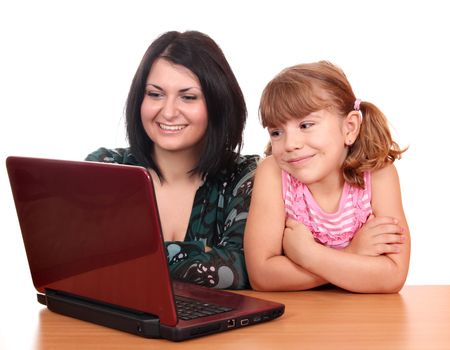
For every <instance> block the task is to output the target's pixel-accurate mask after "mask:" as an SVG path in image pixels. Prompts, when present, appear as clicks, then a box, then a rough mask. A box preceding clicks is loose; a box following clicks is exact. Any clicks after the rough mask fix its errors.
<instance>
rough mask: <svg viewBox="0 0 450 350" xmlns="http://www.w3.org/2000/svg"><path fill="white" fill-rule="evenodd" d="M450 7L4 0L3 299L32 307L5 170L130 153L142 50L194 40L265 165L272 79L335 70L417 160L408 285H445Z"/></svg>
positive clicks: (409, 209) (406, 168)
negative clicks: (163, 40) (21, 162)
mask: <svg viewBox="0 0 450 350" xmlns="http://www.w3.org/2000/svg"><path fill="white" fill-rule="evenodd" d="M444 3H445V2H444V1H442V2H439V1H433V0H431V1H430V0H428V1H380V0H379V1H332V0H330V1H282V0H278V1H276V2H273V1H261V0H259V1H257V2H253V1H242V0H241V1H234V0H231V1H230V0H228V1H220V2H219V1H195V0H191V1H175V0H172V1H150V0H148V1H133V0H129V1H112V0H105V1H94V0H88V1H83V0H77V1H73V2H70V1H59V0H58V1H47V0H40V1H21V0H15V1H10V2H9V1H4V0H0V40H1V41H0V45H1V46H0V52H1V53H0V118H1V119H0V120H1V123H0V143H1V145H0V160H1V162H2V165H1V166H0V213H1V214H0V215H1V226H0V227H1V228H0V234H1V236H0V239H1V241H0V278H1V280H2V283H1V290H2V291H1V292H0V296H1V298H0V299H2V300H3V301H4V302H6V301H7V300H8V295H9V293H10V291H11V290H14V293H16V294H17V293H19V294H20V293H24V295H26V297H25V298H24V299H23V300H24V303H26V302H29V303H31V302H32V303H34V299H33V298H34V297H33V287H32V284H31V280H30V276H29V271H28V266H27V263H26V257H25V253H24V249H23V244H22V240H21V235H20V231H19V226H18V222H17V218H16V214H15V209H14V206H13V201H12V196H11V192H10V188H9V183H8V179H7V175H6V170H5V167H4V160H5V159H6V157H7V156H8V155H23V156H37V157H47V158H61V159H77V160H79V159H83V158H84V157H85V156H86V155H87V154H88V153H89V152H91V151H93V150H95V149H97V148H98V147H100V146H106V147H119V146H122V147H123V146H126V145H127V143H126V139H125V133H124V117H123V110H124V105H125V99H126V96H127V92H128V88H129V85H130V83H131V79H132V77H133V75H134V73H135V70H136V68H137V66H138V64H139V62H140V59H141V57H142V55H143V54H144V51H145V50H146V48H147V46H148V45H149V44H150V42H151V41H152V40H154V39H155V38H156V37H157V36H158V35H159V34H162V33H163V32H166V31H168V30H180V31H184V30H188V29H193V30H199V31H203V32H205V33H207V34H209V35H210V36H211V37H212V38H213V39H214V40H215V41H216V42H217V43H218V44H219V45H220V46H221V48H222V49H223V51H224V53H225V55H226V57H227V58H228V60H229V62H230V64H231V66H232V68H233V70H234V72H235V74H236V76H237V79H238V81H239V82H240V84H241V87H242V89H243V92H244V95H245V97H246V101H247V105H248V114H249V117H248V122H247V128H246V131H245V146H244V153H259V154H262V150H263V148H264V146H265V143H266V141H267V136H266V132H265V131H264V130H263V129H262V128H261V126H260V124H259V121H258V115H257V109H258V102H259V97H260V94H261V91H262V89H263V88H264V86H265V84H266V83H267V82H268V81H269V80H270V79H271V78H272V77H273V76H274V75H275V74H276V73H278V72H279V71H280V70H281V69H282V68H284V67H286V66H289V65H293V64H297V63H301V62H310V61H316V60H320V59H327V60H330V61H332V62H335V63H336V64H338V65H340V66H341V67H342V68H343V69H344V71H345V72H346V73H347V76H348V78H349V80H350V82H351V83H352V85H353V88H354V91H355V93H356V94H357V96H359V97H360V98H361V99H363V100H367V101H371V102H373V103H375V104H377V105H378V106H379V107H380V108H381V109H382V110H383V111H384V112H385V114H386V115H387V116H388V118H389V120H390V121H391V124H392V128H393V130H394V135H395V137H396V139H397V141H398V142H399V143H400V144H401V145H402V146H409V147H410V148H409V150H408V151H407V152H406V153H405V155H404V158H403V159H402V160H400V161H399V162H398V163H397V167H398V169H399V173H400V177H401V184H402V191H403V200H404V207H405V211H406V214H407V218H408V221H409V225H410V229H411V235H412V257H411V265H410V273H409V276H408V280H407V284H450V273H449V268H448V266H450V254H449V251H448V246H449V243H450V238H449V234H448V233H449V230H448V228H447V222H448V216H449V210H448V205H447V200H448V198H449V197H450V191H449V187H448V185H447V180H445V178H448V175H447V174H446V171H444V167H445V166H446V163H447V155H448V151H447V150H448V139H449V137H450V135H449V132H448V129H449V126H450V122H449V112H448V101H449V87H448V83H449V81H450V65H449V62H450V54H449V51H448V45H449V37H448V36H449V35H448V33H450V24H449V22H448V10H445V9H444ZM446 140H447V141H446ZM25 300H27V301H25ZM30 300H31V302H30ZM0 332H1V331H0ZM0 347H1V342H0Z"/></svg>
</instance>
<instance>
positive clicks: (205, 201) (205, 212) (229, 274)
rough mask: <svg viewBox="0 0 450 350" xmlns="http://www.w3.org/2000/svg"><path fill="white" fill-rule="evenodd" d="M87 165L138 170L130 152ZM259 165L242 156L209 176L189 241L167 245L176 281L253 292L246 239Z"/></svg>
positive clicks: (101, 153)
mask: <svg viewBox="0 0 450 350" xmlns="http://www.w3.org/2000/svg"><path fill="white" fill-rule="evenodd" d="M86 160H89V161H97V162H107V163H120V164H128V165H138V166H139V165H140V164H139V163H138V162H137V161H136V159H135V158H134V157H133V155H132V154H131V153H130V150H129V149H128V148H117V149H106V148H100V149H98V150H97V151H95V152H93V153H91V154H89V155H88V157H87V158H86ZM258 160H259V156H257V155H251V156H250V155H249V156H240V157H238V160H237V163H236V168H235V170H234V171H232V172H228V173H225V171H224V172H222V173H221V174H220V175H219V176H216V177H215V178H209V177H207V178H206V180H205V182H204V184H203V185H202V186H201V187H200V188H199V189H198V190H197V193H196V194H195V198H194V205H193V208H192V212H191V217H190V219H189V225H188V228H187V233H186V237H185V240H184V241H183V242H179V241H167V242H166V243H165V244H166V249H167V258H168V263H169V269H170V273H171V275H172V277H173V278H174V279H178V280H182V281H185V282H191V283H195V284H200V285H203V286H207V287H214V288H220V289H244V288H248V287H249V281H248V276H247V271H246V267H245V260H244V251H243V235H244V229H245V223H246V220H247V214H248V208H249V205H250V197H251V192H252V187H253V176H254V172H255V169H256V165H257V162H258ZM205 245H206V246H208V247H211V248H212V249H211V251H209V252H207V253H206V252H205Z"/></svg>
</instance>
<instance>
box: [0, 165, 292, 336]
mask: <svg viewBox="0 0 450 350" xmlns="http://www.w3.org/2000/svg"><path fill="white" fill-rule="evenodd" d="M6 164H7V169H8V174H9V178H10V183H11V188H12V192H13V197H14V201H15V204H16V209H17V214H18V218H19V224H20V228H21V231H22V236H23V240H24V245H25V249H26V253H27V258H28V262H29V266H30V271H31V275H32V279H33V283H34V285H35V288H36V289H37V290H38V291H39V292H41V293H45V295H46V298H47V299H46V301H45V300H44V302H45V303H46V304H47V306H48V307H49V309H50V310H53V311H56V312H59V313H62V314H65V315H69V316H72V317H76V318H80V319H83V320H87V321H91V322H94V323H99V324H102V325H106V326H109V327H113V328H117V329H121V330H125V331H128V332H131V333H134V334H138V335H142V336H147V337H164V338H167V339H171V340H184V339H188V338H192V337H196V336H200V335H205V334H210V333H215V332H220V331H224V330H229V329H234V328H238V327H241V326H246V325H250V324H256V323H259V322H263V321H268V320H271V319H274V318H276V317H279V316H281V315H282V314H283V312H284V305H282V304H280V303H275V302H271V301H266V300H262V299H257V298H252V297H248V296H244V295H239V294H235V293H230V292H227V291H220V290H214V289H209V288H205V287H201V286H197V285H193V284H187V283H180V282H174V283H172V281H171V279H170V274H169V270H168V266H167V257H166V249H165V247H164V240H163V236H162V231H161V225H160V222H159V215H158V209H157V203H156V199H155V195H154V191H153V186H152V182H151V178H150V176H149V174H148V172H147V171H146V170H145V169H144V168H142V167H136V166H127V165H118V164H109V163H97V162H85V161H82V162H80V161H66V160H54V159H40V158H27V157H9V158H8V159H7V161H6ZM174 290H175V292H174ZM61 293H62V294H61ZM174 294H177V295H179V296H182V297H186V298H195V299H200V300H202V302H203V303H204V304H213V303H218V304H219V305H221V306H222V307H227V309H228V308H229V309H230V310H232V311H229V312H228V311H227V312H223V313H221V314H217V315H211V316H205V317H199V318H196V319H192V320H191V319H185V318H181V319H179V318H178V316H177V312H176V306H175V300H174ZM41 299H42V298H41ZM116 307H120V310H118V309H117V308H116ZM155 316H157V317H155ZM155 321H157V322H155ZM155 328H156V329H155Z"/></svg>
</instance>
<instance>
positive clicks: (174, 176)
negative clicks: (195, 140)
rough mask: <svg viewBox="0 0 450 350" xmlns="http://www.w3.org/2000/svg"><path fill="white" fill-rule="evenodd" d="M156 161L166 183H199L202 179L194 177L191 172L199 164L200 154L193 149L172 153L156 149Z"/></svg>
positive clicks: (197, 176) (198, 176)
mask: <svg viewBox="0 0 450 350" xmlns="http://www.w3.org/2000/svg"><path fill="white" fill-rule="evenodd" d="M154 159H155V162H156V164H157V165H158V168H159V170H160V171H161V174H162V176H163V178H164V183H168V184H175V183H185V182H198V180H199V179H200V175H192V173H191V172H190V171H191V170H192V169H194V168H195V167H196V166H197V164H198V162H199V153H198V152H193V150H192V149H189V150H186V151H176V152H172V151H166V150H161V149H158V148H155V150H154Z"/></svg>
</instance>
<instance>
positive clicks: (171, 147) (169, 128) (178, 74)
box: [141, 58, 208, 153]
mask: <svg viewBox="0 0 450 350" xmlns="http://www.w3.org/2000/svg"><path fill="white" fill-rule="evenodd" d="M141 119H142V125H143V126H144V129H145V131H146V133H147V135H148V137H150V139H151V140H152V141H153V143H154V147H155V152H158V150H164V151H172V152H177V151H188V150H192V151H193V152H196V153H198V152H200V147H201V145H202V140H203V138H204V136H205V133H206V129H207V127H208V112H207V107H206V101H205V97H204V96H203V92H202V89H201V86H200V83H199V81H198V78H197V77H196V76H195V74H194V73H192V72H191V71H190V70H189V69H187V68H186V67H184V66H180V65H176V64H173V63H171V62H169V61H167V60H165V59H163V58H159V59H157V60H156V61H155V62H154V63H153V66H152V68H151V70H150V73H149V75H148V77H147V82H146V86H145V95H144V99H143V101H142V104H141Z"/></svg>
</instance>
